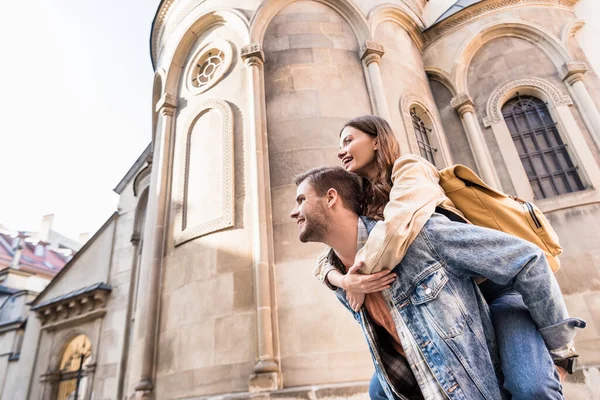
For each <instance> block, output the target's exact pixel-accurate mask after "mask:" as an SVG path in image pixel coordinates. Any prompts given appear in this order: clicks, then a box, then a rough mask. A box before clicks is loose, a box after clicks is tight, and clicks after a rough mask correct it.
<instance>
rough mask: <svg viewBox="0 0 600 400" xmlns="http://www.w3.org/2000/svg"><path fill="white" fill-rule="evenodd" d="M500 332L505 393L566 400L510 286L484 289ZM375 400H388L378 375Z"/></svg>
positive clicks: (372, 391) (372, 389)
mask: <svg viewBox="0 0 600 400" xmlns="http://www.w3.org/2000/svg"><path fill="white" fill-rule="evenodd" d="M480 289H481V290H482V292H483V294H484V296H485V298H486V300H487V301H488V302H489V307H490V312H491V314H492V321H493V324H494V329H495V331H496V339H497V342H498V349H499V351H500V360H501V362H502V373H503V374H504V389H506V390H507V391H508V392H509V393H510V394H511V396H512V399H513V400H546V399H548V400H563V399H564V397H563V394H562V385H561V384H560V380H559V377H558V372H557V371H556V368H555V367H554V363H553V362H552V357H551V356H550V353H549V352H548V349H547V348H546V344H545V343H544V340H543V339H542V335H540V333H539V332H538V330H537V327H536V326H535V323H534V322H533V320H532V319H531V315H530V314H529V310H527V307H526V306H525V304H524V303H523V299H522V298H521V295H520V294H519V293H517V292H516V291H514V290H513V289H512V288H511V287H510V286H508V287H502V286H500V285H496V284H494V283H491V282H489V281H487V282H484V283H483V284H481V285H480ZM369 397H370V398H371V400H388V398H387V396H386V395H385V392H384V390H383V388H382V387H381V383H379V379H377V374H374V375H373V377H372V378H371V382H370V384H369Z"/></svg>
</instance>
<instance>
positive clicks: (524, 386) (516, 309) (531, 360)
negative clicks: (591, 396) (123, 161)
mask: <svg viewBox="0 0 600 400" xmlns="http://www.w3.org/2000/svg"><path fill="white" fill-rule="evenodd" d="M479 287H480V289H481V291H482V293H483V295H484V297H485V299H486V300H487V302H488V304H489V307H490V312H491V316H492V322H493V324H494V330H495V331H496V340H497V343H498V350H499V352H500V361H501V363H502V373H503V374H504V389H506V390H507V391H508V392H509V393H510V394H511V395H512V399H513V400H521V399H523V400H537V399H540V400H542V399H550V400H563V394H562V385H561V384H560V380H559V376H558V372H557V371H556V368H555V367H554V363H553V362H552V357H551V356H550V353H549V351H548V348H547V347H546V344H545V343H544V340H543V338H542V335H541V334H540V333H539V331H538V330H537V327H536V325H535V323H534V322H533V320H532V319H531V315H530V314H529V310H528V309H527V307H526V306H525V304H524V303H523V298H522V297H521V295H520V294H519V293H517V292H516V291H515V290H514V289H513V288H512V287H511V286H501V285H497V284H495V283H492V282H489V281H486V282H483V283H482V284H481V285H480V286H479Z"/></svg>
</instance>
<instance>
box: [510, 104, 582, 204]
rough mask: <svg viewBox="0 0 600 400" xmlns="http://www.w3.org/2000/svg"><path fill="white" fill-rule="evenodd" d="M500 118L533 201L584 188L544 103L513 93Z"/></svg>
mask: <svg viewBox="0 0 600 400" xmlns="http://www.w3.org/2000/svg"><path fill="white" fill-rule="evenodd" d="M502 116H503V117H504V120H505V121H506V124H507V125H508V129H509V131H510V134H511V137H512V140H513V142H514V144H515V147H516V148H517V152H518V153H519V157H520V159H521V163H522V164H523V167H524V168H525V172H526V173H527V177H528V179H529V182H530V184H531V187H532V189H533V193H534V195H535V198H536V199H545V198H548V197H553V196H557V195H560V194H564V193H571V192H576V191H579V190H583V189H584V186H583V182H582V181H581V178H580V176H579V172H578V171H577V166H575V164H574V163H573V160H572V159H571V156H570V155H569V152H568V151H567V145H566V144H565V143H564V142H563V140H562V138H561V136H560V134H559V132H558V129H557V127H556V123H555V122H554V121H553V119H552V117H551V115H550V113H549V111H548V106H547V105H546V103H544V102H543V101H542V100H540V99H538V98H536V97H533V96H521V95H519V93H517V95H516V97H513V98H512V99H510V100H509V101H508V102H507V103H506V104H505V105H504V106H503V107H502Z"/></svg>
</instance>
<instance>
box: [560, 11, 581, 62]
mask: <svg viewBox="0 0 600 400" xmlns="http://www.w3.org/2000/svg"><path fill="white" fill-rule="evenodd" d="M584 25H585V21H583V20H581V19H577V20H575V21H572V22H570V23H568V24H567V25H565V27H564V29H563V32H562V44H563V46H565V49H567V51H568V52H569V56H570V57H573V58H577V57H576V56H575V54H574V53H573V50H572V49H571V48H569V41H570V40H571V39H572V38H574V37H575V35H577V32H579V30H580V29H581V28H583V27H584Z"/></svg>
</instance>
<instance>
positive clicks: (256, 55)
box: [240, 43, 265, 67]
mask: <svg viewBox="0 0 600 400" xmlns="http://www.w3.org/2000/svg"><path fill="white" fill-rule="evenodd" d="M240 56H241V57H242V60H244V64H245V65H246V67H249V66H251V65H254V64H258V65H262V64H264V62H265V53H263V51H262V48H261V46H260V44H258V43H251V44H249V45H247V46H244V47H242V51H241V54H240Z"/></svg>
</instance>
